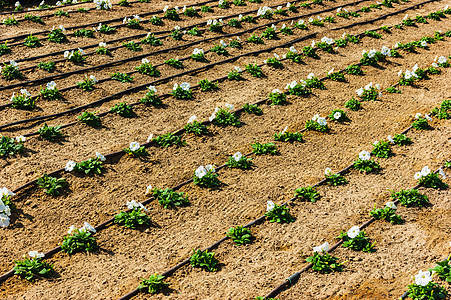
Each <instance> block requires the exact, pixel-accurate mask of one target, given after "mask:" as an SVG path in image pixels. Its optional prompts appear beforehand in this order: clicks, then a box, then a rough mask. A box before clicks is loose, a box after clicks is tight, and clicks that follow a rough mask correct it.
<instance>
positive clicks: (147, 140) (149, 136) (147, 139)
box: [147, 133, 153, 142]
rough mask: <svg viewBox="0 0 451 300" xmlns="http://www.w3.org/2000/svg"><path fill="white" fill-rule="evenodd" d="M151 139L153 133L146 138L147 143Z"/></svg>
mask: <svg viewBox="0 0 451 300" xmlns="http://www.w3.org/2000/svg"><path fill="white" fill-rule="evenodd" d="M152 139H153V133H151V134H150V135H149V137H148V138H147V142H150V141H151V140H152Z"/></svg>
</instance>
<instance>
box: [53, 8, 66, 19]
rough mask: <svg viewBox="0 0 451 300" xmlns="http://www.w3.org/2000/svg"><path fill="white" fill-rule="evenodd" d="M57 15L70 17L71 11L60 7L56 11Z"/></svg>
mask: <svg viewBox="0 0 451 300" xmlns="http://www.w3.org/2000/svg"><path fill="white" fill-rule="evenodd" d="M55 16H57V17H69V13H68V12H67V11H64V10H61V9H58V10H57V11H55Z"/></svg>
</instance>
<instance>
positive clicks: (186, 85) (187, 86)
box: [180, 49, 204, 91]
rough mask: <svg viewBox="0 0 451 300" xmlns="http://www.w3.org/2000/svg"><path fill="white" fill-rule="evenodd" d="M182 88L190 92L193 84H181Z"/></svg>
mask: <svg viewBox="0 0 451 300" xmlns="http://www.w3.org/2000/svg"><path fill="white" fill-rule="evenodd" d="M201 50H202V49H201ZM202 51H204V50H202ZM180 87H181V88H182V90H184V91H189V88H190V87H191V84H189V83H188V82H183V83H181V84H180Z"/></svg>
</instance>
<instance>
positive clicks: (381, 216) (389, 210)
mask: <svg viewBox="0 0 451 300" xmlns="http://www.w3.org/2000/svg"><path fill="white" fill-rule="evenodd" d="M370 216H371V217H373V218H375V219H376V220H385V221H388V222H390V223H392V224H402V218H401V216H399V215H397V214H396V206H395V205H394V204H393V205H391V206H385V207H384V208H376V204H374V209H373V210H372V211H370Z"/></svg>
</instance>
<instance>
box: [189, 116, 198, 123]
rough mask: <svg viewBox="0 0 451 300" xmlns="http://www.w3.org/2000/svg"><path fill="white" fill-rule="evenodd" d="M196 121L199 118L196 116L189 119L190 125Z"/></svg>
mask: <svg viewBox="0 0 451 300" xmlns="http://www.w3.org/2000/svg"><path fill="white" fill-rule="evenodd" d="M194 121H197V117H196V116H195V115H194V116H191V117H190V118H189V120H188V123H193V122H194Z"/></svg>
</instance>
